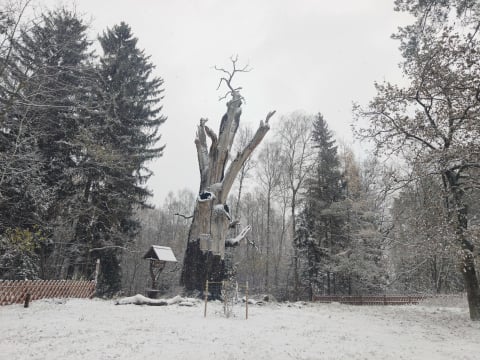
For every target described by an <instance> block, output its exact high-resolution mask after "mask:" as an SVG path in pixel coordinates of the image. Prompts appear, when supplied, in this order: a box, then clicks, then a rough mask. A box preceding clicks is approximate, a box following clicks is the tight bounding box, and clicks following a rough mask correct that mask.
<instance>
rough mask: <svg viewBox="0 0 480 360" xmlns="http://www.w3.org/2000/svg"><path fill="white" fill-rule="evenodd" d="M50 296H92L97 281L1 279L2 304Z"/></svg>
mask: <svg viewBox="0 0 480 360" xmlns="http://www.w3.org/2000/svg"><path fill="white" fill-rule="evenodd" d="M27 294H30V298H29V299H30V300H38V299H49V298H91V297H93V295H94V294H95V281H77V280H25V281H22V280H18V281H17V280H14V281H10V280H0V306H1V305H10V304H15V303H23V302H24V301H25V299H26V298H27Z"/></svg>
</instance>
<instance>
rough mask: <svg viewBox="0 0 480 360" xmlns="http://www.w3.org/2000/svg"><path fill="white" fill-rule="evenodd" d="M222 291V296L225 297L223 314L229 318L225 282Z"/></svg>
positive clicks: (222, 283) (222, 284)
mask: <svg viewBox="0 0 480 360" xmlns="http://www.w3.org/2000/svg"><path fill="white" fill-rule="evenodd" d="M221 286H222V290H220V294H221V295H223V314H224V315H225V316H227V292H226V291H225V280H223V281H222V282H221Z"/></svg>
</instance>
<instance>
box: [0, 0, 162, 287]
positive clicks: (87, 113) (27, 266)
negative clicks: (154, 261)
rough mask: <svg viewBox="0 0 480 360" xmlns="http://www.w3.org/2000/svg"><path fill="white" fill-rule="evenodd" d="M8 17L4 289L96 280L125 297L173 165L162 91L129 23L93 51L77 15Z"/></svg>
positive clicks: (2, 111)
mask: <svg viewBox="0 0 480 360" xmlns="http://www.w3.org/2000/svg"><path fill="white" fill-rule="evenodd" d="M28 6H29V1H26V2H24V1H21V2H17V3H16V4H14V5H12V6H9V7H8V6H5V7H3V8H2V11H1V13H0V59H1V63H0V104H1V105H0V278H2V279H24V278H27V279H35V278H43V279H52V278H55V279H56V278H60V279H62V278H91V276H92V273H93V271H94V259H96V258H99V259H100V260H101V263H102V270H103V271H102V275H101V280H100V288H101V293H105V294H113V293H115V292H117V291H118V290H119V289H120V286H121V282H120V281H121V280H120V266H119V261H120V254H121V249H122V248H124V247H126V246H128V244H130V243H131V242H132V241H134V239H135V236H136V234H137V232H138V229H139V222H138V220H137V219H136V217H135V211H136V209H138V208H139V207H140V208H141V207H144V206H147V203H146V201H147V199H148V197H149V196H150V195H151V193H150V191H149V190H147V188H146V187H145V183H146V181H147V179H148V178H149V177H150V176H151V171H150V170H149V169H148V168H147V167H146V162H147V161H149V160H151V159H154V158H156V157H159V156H161V155H162V151H163V147H162V146H159V139H160V136H159V134H158V127H159V125H161V124H162V123H163V122H164V121H165V117H164V116H163V115H162V113H161V109H162V108H161V99H162V92H163V88H162V84H163V80H162V79H161V78H159V77H155V76H154V74H153V72H152V71H153V69H154V65H153V64H152V63H151V61H150V59H149V57H148V56H147V55H146V54H145V53H144V51H143V50H141V49H140V48H139V47H138V45H137V39H136V38H135V37H134V36H133V34H132V31H131V29H130V27H129V26H128V25H127V24H125V23H120V24H118V25H114V26H112V27H111V28H108V29H106V30H105V31H104V32H103V33H102V34H100V35H99V36H98V38H97V39H96V43H97V44H98V45H100V49H101V54H100V55H97V54H96V53H95V52H94V51H93V46H94V42H93V41H91V40H89V38H88V36H87V30H88V26H87V24H86V23H85V21H84V20H83V19H82V17H80V16H79V15H78V14H77V13H76V12H75V11H72V10H68V9H65V8H59V9H56V10H51V11H46V12H44V13H42V14H41V15H39V16H36V17H35V18H32V19H26V16H25V11H26V10H28Z"/></svg>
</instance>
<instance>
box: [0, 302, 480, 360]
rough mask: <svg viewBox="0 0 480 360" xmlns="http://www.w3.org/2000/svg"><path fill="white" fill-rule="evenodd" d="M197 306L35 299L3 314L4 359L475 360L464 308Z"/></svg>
mask: <svg viewBox="0 0 480 360" xmlns="http://www.w3.org/2000/svg"><path fill="white" fill-rule="evenodd" d="M233 310H234V313H235V316H233V317H230V318H226V317H225V316H224V315H223V308H222V305H221V304H220V303H209V304H208V316H207V318H206V319H205V318H204V317H203V304H202V303H197V304H196V305H195V306H193V307H183V306H179V305H171V306H159V307H158V306H137V305H121V306H116V305H114V302H113V301H103V300H80V299H71V300H39V301H34V302H32V303H31V305H30V308H28V309H24V308H23V306H22V305H18V304H17V305H10V306H3V307H0V334H1V335H0V359H2V360H7V359H8V360H15V359H18V360H20V359H21V360H25V359H62V360H67V359H102V360H103V359H129V360H131V359H189V360H191V359H222V360H224V359H226V360H231V359H255V360H256V359H268V360H281V359H349V360H350V359H449V360H451V359H472V360H473V359H480V323H473V322H471V321H470V320H469V318H468V312H467V308H466V307H464V306H457V307H444V306H438V305H434V304H426V305H415V306H397V307H389V306H387V307H377V306H363V307H360V306H348V305H340V304H306V305H301V304H290V305H287V304H267V305H264V306H250V307H249V313H250V314H249V319H248V320H245V318H244V308H243V306H240V305H237V306H235V307H234V309H233Z"/></svg>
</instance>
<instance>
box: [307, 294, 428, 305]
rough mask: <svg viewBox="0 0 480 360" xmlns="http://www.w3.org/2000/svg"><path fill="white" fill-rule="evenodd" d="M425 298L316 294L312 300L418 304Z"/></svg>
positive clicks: (419, 296) (365, 303) (358, 303)
mask: <svg viewBox="0 0 480 360" xmlns="http://www.w3.org/2000/svg"><path fill="white" fill-rule="evenodd" d="M424 299H426V296H422V295H355V296H336V295H334V296H330V295H317V296H314V298H313V300H314V301H315V302H319V303H331V302H338V303H340V304H347V305H408V304H418V302H419V301H421V300H424Z"/></svg>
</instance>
